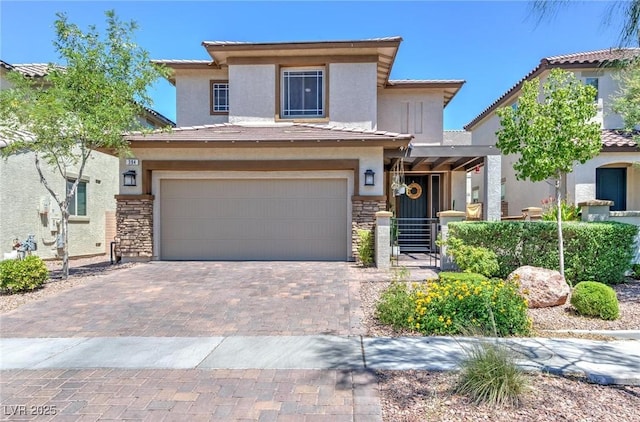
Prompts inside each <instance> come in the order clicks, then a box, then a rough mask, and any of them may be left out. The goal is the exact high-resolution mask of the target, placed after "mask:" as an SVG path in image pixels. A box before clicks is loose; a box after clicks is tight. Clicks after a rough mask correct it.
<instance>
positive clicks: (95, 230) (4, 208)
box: [0, 61, 173, 259]
mask: <svg viewBox="0 0 640 422" xmlns="http://www.w3.org/2000/svg"><path fill="white" fill-rule="evenodd" d="M47 67H48V65H47V64H13V65H11V64H9V63H6V62H4V61H0V88H1V89H6V88H8V87H9V83H8V81H7V80H6V79H5V77H4V76H5V74H6V72H14V71H15V72H20V73H22V74H23V75H26V76H28V77H31V78H44V77H45V76H46V74H47ZM141 119H144V122H145V123H146V124H148V125H149V126H150V127H153V128H158V127H165V126H168V125H173V122H171V121H170V120H169V119H167V118H166V117H164V116H162V115H161V114H160V113H157V112H155V111H153V110H151V109H149V110H147V113H146V114H145V116H143V117H141ZM24 136H26V137H28V136H29V134H28V133H25V134H24ZM10 142H11V140H10V139H3V138H2V137H0V148H4V147H6V146H7V145H8V144H9V143H10ZM41 165H42V169H43V173H44V175H45V177H46V179H47V180H48V181H49V183H50V185H51V186H52V187H53V188H54V189H55V191H56V192H57V193H58V194H59V195H62V194H63V192H64V189H66V187H67V184H66V182H65V181H64V180H63V179H62V178H61V176H60V174H59V172H58V171H57V170H56V171H54V170H53V169H51V168H50V167H49V166H48V165H47V164H46V163H42V164H41ZM75 169H77V166H71V167H70V171H69V172H68V175H69V178H68V180H69V181H73V180H75V179H74V177H77V172H75V171H74V170H75ZM118 176H119V175H118V159H117V158H116V157H113V156H111V155H107V154H104V153H101V152H97V151H94V152H92V153H91V157H90V159H89V161H88V162H87V164H86V166H85V169H84V172H83V175H82V179H81V181H80V184H79V185H78V192H77V193H76V195H75V198H74V201H73V203H72V204H71V206H70V212H71V217H70V219H69V255H70V256H72V257H77V256H87V255H98V254H105V253H109V248H110V243H111V242H112V241H113V238H114V236H115V209H116V201H115V199H114V195H115V194H116V193H117V192H118V184H119V177H118ZM0 180H1V181H2V182H1V183H0V258H2V256H3V255H2V254H3V253H8V252H11V250H12V248H13V245H14V240H15V239H17V240H18V241H24V240H26V239H27V236H28V235H34V236H35V239H36V242H37V248H38V249H37V251H35V252H34V253H35V254H36V255H38V256H40V257H41V258H44V259H48V258H57V257H59V254H60V250H59V248H58V246H59V244H58V242H57V240H58V235H59V234H60V228H61V224H60V220H61V213H60V209H59V208H58V206H57V204H56V202H55V201H54V200H53V198H52V197H51V195H50V194H49V192H48V191H47V190H46V189H45V188H44V186H43V185H42V184H41V183H40V177H39V176H38V172H37V170H36V167H35V163H34V154H33V153H31V152H24V153H17V154H13V155H11V156H9V157H8V158H6V159H0Z"/></svg>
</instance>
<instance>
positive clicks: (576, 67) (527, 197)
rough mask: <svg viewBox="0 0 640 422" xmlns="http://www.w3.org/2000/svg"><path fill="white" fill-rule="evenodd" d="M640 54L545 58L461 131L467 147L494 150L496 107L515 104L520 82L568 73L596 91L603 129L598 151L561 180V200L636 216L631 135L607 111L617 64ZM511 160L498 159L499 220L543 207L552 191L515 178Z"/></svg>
mask: <svg viewBox="0 0 640 422" xmlns="http://www.w3.org/2000/svg"><path fill="white" fill-rule="evenodd" d="M638 54H640V49H637V48H627V49H611V50H598V51H590V52H585V53H576V54H568V55H563V56H555V57H547V58H544V59H542V60H541V61H540V64H539V65H538V66H537V67H536V68H535V69H533V70H532V71H531V72H529V73H528V74H527V75H526V76H525V77H524V78H523V79H521V80H520V81H519V82H518V83H517V84H516V85H515V86H514V87H512V88H511V89H509V91H507V92H506V93H504V94H503V95H502V96H501V97H500V98H498V99H497V100H496V101H495V102H494V103H493V104H491V105H490V106H489V107H488V108H487V109H485V110H484V111H483V112H482V113H481V114H480V115H479V116H477V117H476V118H475V119H473V120H472V121H471V122H470V123H469V124H467V125H466V126H465V129H466V130H468V131H471V132H472V142H473V144H476V145H495V143H496V141H497V137H496V132H497V131H498V130H499V129H500V121H499V118H498V116H497V115H496V114H495V111H496V109H498V108H499V107H505V106H507V107H509V106H512V105H514V104H516V103H517V101H518V96H519V94H520V89H521V88H522V85H523V83H524V82H525V81H528V80H531V79H533V78H536V77H538V78H540V79H541V80H544V79H545V78H546V77H547V75H548V74H549V72H550V70H551V69H554V68H560V69H565V70H568V71H571V72H573V73H575V75H576V76H577V77H578V78H579V79H581V80H582V81H584V83H586V84H590V85H592V86H594V87H595V88H596V89H597V90H598V94H597V107H598V113H597V116H596V120H597V121H598V122H600V124H601V125H602V151H601V153H600V154H599V155H598V156H597V157H595V158H593V159H592V160H589V161H588V162H586V163H585V164H577V165H576V166H575V169H574V171H573V173H571V174H569V175H567V176H566V181H565V182H566V183H565V184H564V186H565V192H563V194H564V196H565V197H566V198H567V199H568V201H569V202H572V203H576V204H577V203H580V202H584V201H588V200H593V199H602V200H605V199H606V200H612V201H613V202H614V206H613V207H611V210H613V211H626V210H640V168H638V167H637V166H634V163H637V162H640V149H639V148H638V143H637V142H636V141H635V140H634V139H633V136H632V134H629V133H626V132H624V131H622V130H620V129H622V128H623V127H624V124H623V121H622V118H621V117H620V116H619V115H617V114H615V113H614V112H613V111H612V110H611V103H612V97H613V96H614V94H615V93H616V92H617V91H618V89H619V87H618V81H617V79H616V77H615V75H616V73H618V72H619V67H616V66H614V65H615V64H616V62H619V61H620V60H623V59H629V58H633V57H636V56H637V55H638ZM517 158H518V157H517V156H516V155H510V156H505V157H503V160H502V179H501V180H502V187H501V196H502V200H503V201H504V205H503V210H504V214H505V215H507V214H510V215H518V214H520V213H521V210H522V209H523V208H525V207H531V206H533V207H542V201H543V200H546V199H547V198H549V197H550V196H551V197H553V196H554V187H553V186H552V185H550V184H548V183H546V182H538V183H531V182H528V181H518V180H516V178H515V172H514V170H513V164H514V163H515V162H516V161H517ZM483 173H484V169H482V168H481V169H480V171H479V172H478V173H477V174H476V173H475V172H473V174H472V178H471V179H472V181H471V189H472V191H471V197H472V199H471V200H472V202H481V199H479V198H482V197H483V193H484V192H483V190H484V184H483V180H482V176H483Z"/></svg>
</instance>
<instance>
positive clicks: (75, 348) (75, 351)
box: [0, 335, 640, 385]
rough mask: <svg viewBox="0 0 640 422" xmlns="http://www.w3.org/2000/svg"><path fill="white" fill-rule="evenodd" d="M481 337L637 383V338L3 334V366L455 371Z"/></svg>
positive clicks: (538, 366)
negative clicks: (19, 336)
mask: <svg viewBox="0 0 640 422" xmlns="http://www.w3.org/2000/svg"><path fill="white" fill-rule="evenodd" d="M479 341H487V342H497V343H502V344H504V345H505V346H507V347H508V348H509V349H511V350H512V351H513V352H514V354H515V356H516V359H517V362H518V364H519V365H520V366H521V367H522V368H523V369H525V370H540V371H546V372H551V373H555V374H560V375H566V374H572V375H576V374H577V375H584V376H587V377H588V378H589V379H590V380H592V381H594V382H597V383H600V384H624V385H640V342H639V341H635V340H617V341H594V340H579V339H550V338H508V339H484V340H479V339H475V338H451V337H398V338H388V337H376V338H367V337H345V336H325V335H321V336H231V337H93V338H87V337H77V338H3V339H0V369H2V370H11V369H89V368H119V369H212V370H214V369H215V370H218V369H331V370H355V371H360V370H385V369H389V370H407V369H422V370H434V371H447V370H455V369H457V368H458V366H459V364H460V362H461V360H462V359H464V357H465V351H467V350H470V349H471V348H472V347H474V346H475V345H477V344H478V343H479Z"/></svg>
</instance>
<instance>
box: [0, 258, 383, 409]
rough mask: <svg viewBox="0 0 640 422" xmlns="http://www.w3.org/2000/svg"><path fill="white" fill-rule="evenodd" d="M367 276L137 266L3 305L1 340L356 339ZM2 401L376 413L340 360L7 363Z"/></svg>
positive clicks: (374, 398)
mask: <svg viewBox="0 0 640 422" xmlns="http://www.w3.org/2000/svg"><path fill="white" fill-rule="evenodd" d="M365 276H367V277H374V278H376V277H377V276H376V275H375V274H374V273H371V272H369V273H363V272H361V271H360V270H358V269H354V267H353V264H349V263H326V262H299V263H297V262H225V263H221V262H153V263H149V264H140V265H137V266H134V267H131V268H127V269H121V270H118V271H114V272H111V273H109V274H104V275H100V276H97V277H96V279H95V280H93V281H89V282H87V283H86V284H83V285H82V286H79V287H75V288H73V289H70V290H66V291H63V292H61V293H60V294H58V295H55V296H51V297H48V298H46V299H43V300H39V301H37V302H33V303H30V304H26V305H23V306H21V307H20V308H18V309H16V310H14V311H11V312H8V313H6V314H3V315H2V316H1V317H0V337H3V338H12V337H13V338H26V337H34V338H42V337H62V338H63V339H62V341H63V342H64V338H73V339H75V340H78V341H87V342H88V341H90V340H86V339H85V340H82V339H81V338H80V337H89V338H91V339H94V338H95V340H99V339H97V338H96V337H102V338H104V337H118V338H121V337H126V338H129V339H132V338H134V337H136V336H138V337H145V338H146V337H159V338H162V337H196V338H199V337H202V338H203V341H205V340H207V339H205V338H204V337H208V338H211V337H214V336H225V337H226V338H230V339H240V337H236V336H309V335H317V334H333V335H339V336H354V335H358V334H363V333H362V327H361V325H360V319H359V315H360V306H359V299H358V298H359V294H358V291H359V282H358V280H359V279H360V278H362V277H365ZM247 338H251V337H245V339H247ZM256 338H257V337H256ZM287 338H290V337H287ZM35 340H37V339H35ZM122 340H123V341H125V340H127V339H125V338H123V339H122ZM25 341H29V339H25ZM114 341H115V339H114ZM132 350H133V349H132ZM294 353H295V352H294ZM138 360H139V359H138ZM132 361H133V360H132ZM205 361H206V362H209V361H208V360H205ZM213 363H215V362H213ZM212 365H213V364H212ZM107 366H108V365H107ZM205 366H206V365H205ZM213 366H215V365H213ZM0 403H1V404H2V406H0V411H1V412H2V413H3V414H2V417H0V419H8V420H31V419H35V420H48V419H54V420H83V421H84V420H94V421H95V420H140V421H141V420H149V421H160V420H167V421H168V420H178V421H183V420H189V421H196V420H212V421H221V420H224V421H234V420H243V421H244V420H256V421H272V420H273V421H275V420H277V421H343V420H344V421H380V420H381V410H380V402H379V397H378V390H377V382H376V378H375V376H374V375H373V374H372V373H370V372H368V371H361V370H345V369H324V370H310V369H206V368H192V369H156V370H154V369H136V368H131V369H114V368H109V367H99V368H96V369H81V370H75V369H70V370H67V369H51V370H47V369H16V370H13V369H11V370H4V371H2V372H0ZM47 406H48V407H47ZM52 409H54V410H55V413H56V415H55V416H53V415H51V411H52ZM46 411H48V412H49V413H50V414H49V415H48V416H44V415H36V414H37V413H38V412H46ZM34 413H36V414H34Z"/></svg>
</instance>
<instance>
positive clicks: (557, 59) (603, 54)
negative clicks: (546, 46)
mask: <svg viewBox="0 0 640 422" xmlns="http://www.w3.org/2000/svg"><path fill="white" fill-rule="evenodd" d="M638 54H640V48H609V49H606V50H595V51H586V52H583V53H573V54H563V55H560V56H552V57H546V58H545V59H544V60H547V61H548V62H549V63H551V64H601V63H605V62H615V61H620V60H631V59H634V58H635V57H636V56H638Z"/></svg>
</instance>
